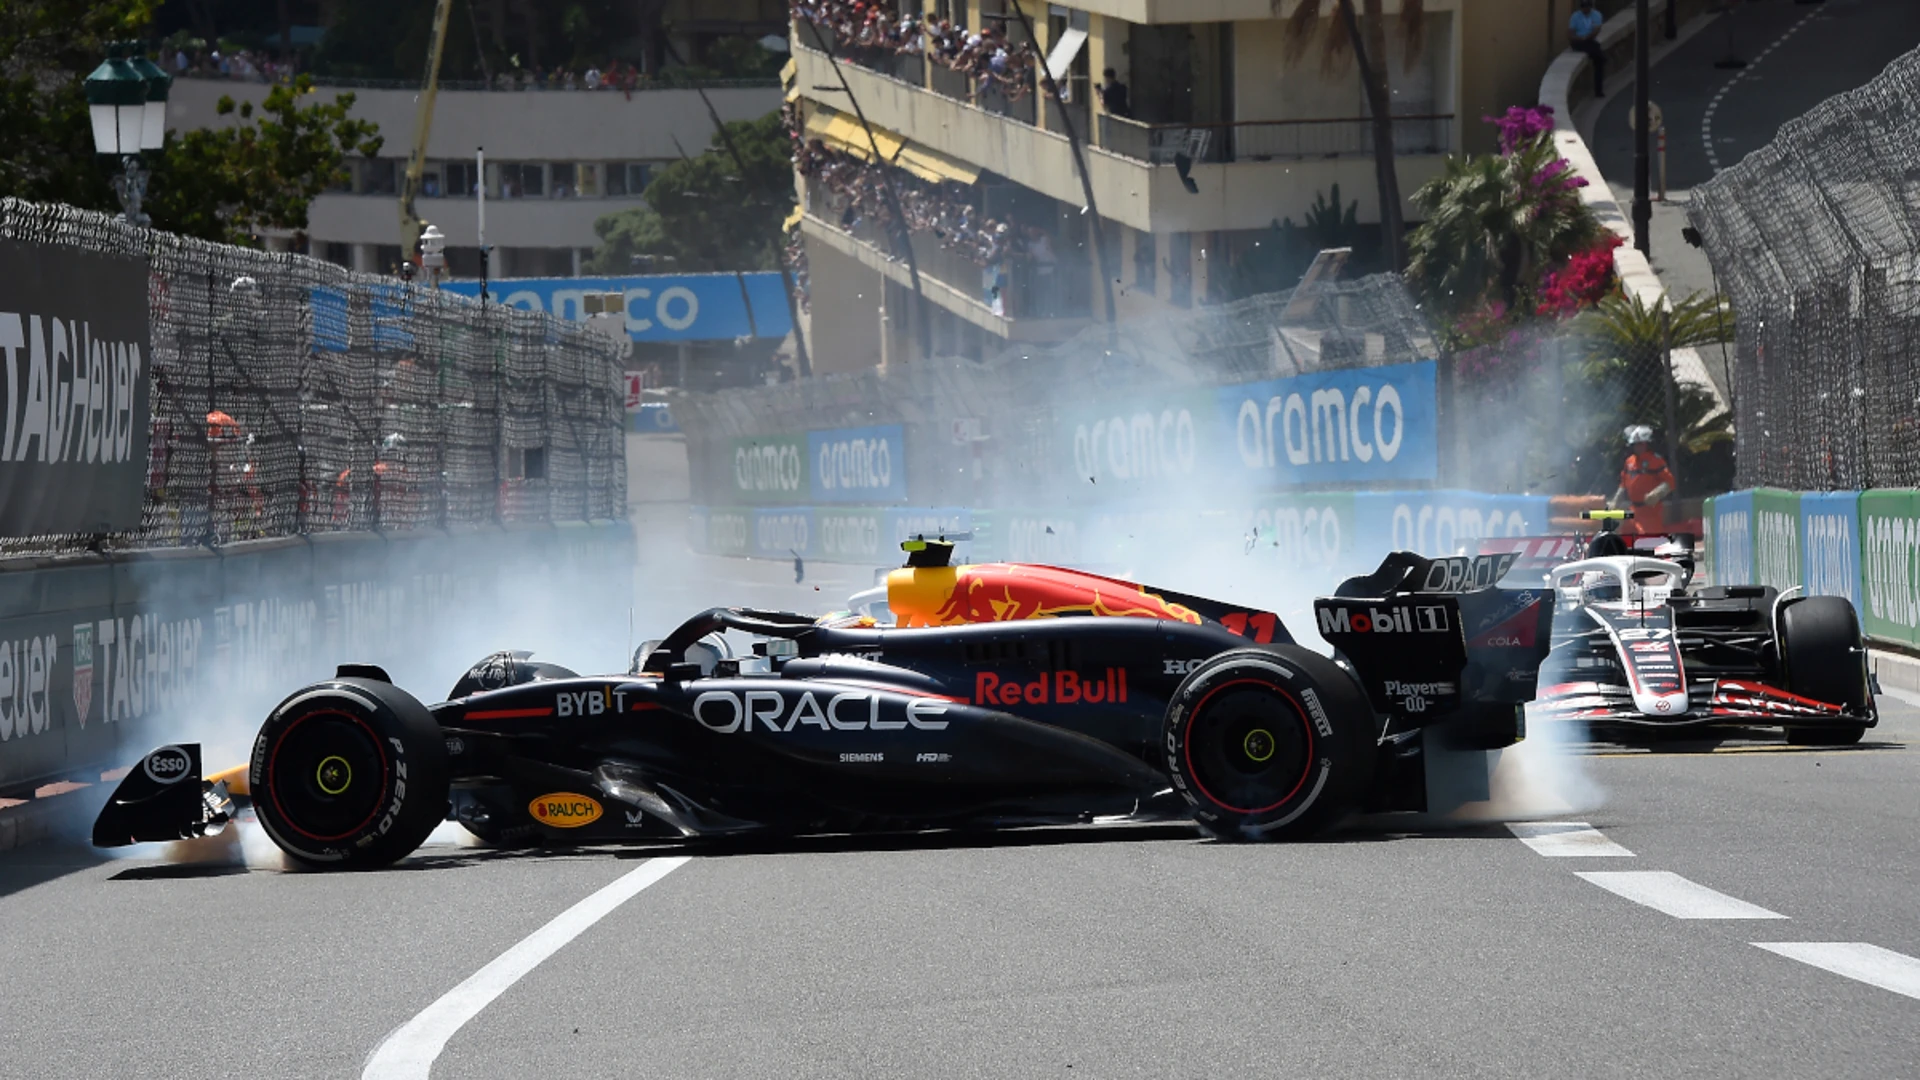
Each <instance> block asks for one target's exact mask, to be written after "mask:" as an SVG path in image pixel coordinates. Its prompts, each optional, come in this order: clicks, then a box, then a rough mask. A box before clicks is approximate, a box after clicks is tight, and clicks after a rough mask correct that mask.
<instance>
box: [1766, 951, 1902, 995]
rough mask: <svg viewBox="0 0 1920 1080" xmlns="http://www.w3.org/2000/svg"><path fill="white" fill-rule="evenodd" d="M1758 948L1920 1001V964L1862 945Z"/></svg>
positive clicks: (1894, 953)
mask: <svg viewBox="0 0 1920 1080" xmlns="http://www.w3.org/2000/svg"><path fill="white" fill-rule="evenodd" d="M1752 944H1753V945H1755V946H1756V947H1758V948H1762V949H1765V950H1767V951H1768V952H1770V953H1778V954H1779V955H1781V956H1784V957H1786V958H1787V959H1789V960H1798V961H1800V962H1801V963H1803V964H1812V965H1813V966H1814V967H1817V968H1820V969H1821V970H1823V971H1831V972H1833V973H1834V974H1835V975H1844V976H1846V977H1847V978H1849V979H1853V980H1855V981H1857V982H1863V983H1866V984H1867V985H1868V986H1877V987H1879V988H1880V989H1882V990H1891V991H1893V992H1894V993H1896V994H1904V995H1905V996H1907V997H1910V998H1920V960H1915V959H1914V958H1913V957H1911V956H1908V955H1906V954H1905V953H1897V952H1894V951H1893V950H1892V949H1883V948H1881V947H1880V946H1878V945H1868V944H1867V943H1866V942H1863V941H1755V942H1752Z"/></svg>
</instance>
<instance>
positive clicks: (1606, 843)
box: [1507, 821, 1633, 859]
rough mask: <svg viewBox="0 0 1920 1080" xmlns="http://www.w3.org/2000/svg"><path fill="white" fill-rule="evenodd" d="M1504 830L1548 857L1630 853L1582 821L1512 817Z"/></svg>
mask: <svg viewBox="0 0 1920 1080" xmlns="http://www.w3.org/2000/svg"><path fill="white" fill-rule="evenodd" d="M1507 830H1508V831H1509V832H1511V833H1513V835H1514V836H1515V837H1517V838H1518V839H1519V841H1520V842H1521V843H1523V844H1525V845H1527V846H1528V847H1530V848H1532V849H1533V850H1534V851H1536V852H1538V853H1539V854H1541V855H1545V856H1547V857H1548V858H1550V859H1570V858H1583V859H1591V858H1614V859H1617V858H1621V857H1623V856H1624V857H1626V858H1632V857H1633V852H1631V851H1628V850H1627V849H1626V848H1623V847H1621V846H1620V845H1619V844H1616V843H1614V842H1613V841H1611V840H1609V839H1607V837H1606V834H1605V833H1602V832H1601V831H1600V830H1599V829H1596V828H1594V827H1593V826H1591V825H1589V824H1587V823H1586V822H1584V821H1515V822H1509V823H1508V825H1507Z"/></svg>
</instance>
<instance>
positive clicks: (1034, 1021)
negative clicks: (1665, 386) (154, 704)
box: [0, 698, 1920, 1080]
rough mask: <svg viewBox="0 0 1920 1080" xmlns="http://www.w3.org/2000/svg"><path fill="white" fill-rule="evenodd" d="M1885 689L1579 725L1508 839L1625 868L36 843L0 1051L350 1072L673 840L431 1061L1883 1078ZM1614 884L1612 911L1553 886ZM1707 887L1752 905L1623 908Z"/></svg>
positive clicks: (1901, 836) (76, 1070)
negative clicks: (331, 868) (1613, 736)
mask: <svg viewBox="0 0 1920 1080" xmlns="http://www.w3.org/2000/svg"><path fill="white" fill-rule="evenodd" d="M1882 706H1883V709H1884V710H1885V717H1884V719H1883V721H1882V726H1881V727H1880V728H1878V729H1876V730H1875V731H1873V732H1870V733H1869V741H1868V744H1867V745H1865V746H1863V747H1862V748H1858V749H1849V750H1800V749H1790V748H1787V747H1785V746H1783V745H1781V744H1779V743H1778V742H1777V741H1767V740H1759V741H1746V740H1735V741H1733V742H1731V743H1728V744H1726V745H1722V746H1720V747H1719V748H1718V749H1717V751H1715V752H1701V751H1703V750H1705V749H1706V747H1704V746H1686V745H1682V746H1663V747H1661V748H1660V749H1659V750H1657V751H1652V752H1647V751H1621V750H1618V749H1614V748H1607V747H1591V748H1588V750H1587V751H1586V752H1584V753H1583V754H1582V755H1581V756H1580V757H1579V759H1578V763H1579V764H1580V765H1581V766H1582V767H1584V768H1585V769H1586V770H1587V772H1588V773H1589V775H1590V777H1591V778H1592V779H1593V780H1595V781H1597V782H1598V784H1599V785H1601V786H1602V787H1603V788H1604V789H1605V792H1606V795H1605V799H1604V803H1603V805H1601V806H1599V807H1598V808H1595V809H1590V810H1587V811H1585V812H1583V813H1580V814H1577V815H1563V816H1565V817H1570V818H1571V819H1574V820H1578V821H1582V822H1587V823H1589V824H1590V825H1591V826H1592V827H1593V828H1594V829H1596V830H1598V832H1599V834H1600V836H1598V837H1595V836H1592V835H1590V834H1586V833H1580V832H1574V833H1572V834H1570V835H1567V834H1564V833H1562V834H1561V835H1549V836H1548V837H1547V838H1546V839H1544V840H1536V841H1535V843H1536V844H1539V845H1541V846H1543V847H1545V848H1546V849H1548V850H1553V849H1554V848H1555V847H1556V846H1558V847H1561V848H1569V847H1570V848H1572V849H1573V850H1576V851H1588V850H1593V849H1594V847H1596V846H1597V847H1599V848H1602V849H1605V848H1608V847H1610V846H1611V845H1618V846H1619V847H1620V848H1623V849H1624V850H1625V851H1629V852H1631V856H1624V855H1621V854H1618V852H1616V853H1615V854H1614V855H1613V856H1611V857H1605V856H1600V857H1596V856H1590V855H1585V854H1580V855H1574V856H1572V857H1560V856H1549V855H1543V854H1541V853H1540V852H1538V851H1536V850H1534V848H1533V847H1530V846H1529V845H1528V844H1527V843H1523V842H1522V841H1521V840H1519V839H1516V838H1515V836H1514V835H1513V833H1512V832H1510V831H1509V830H1508V829H1507V828H1506V827H1504V826H1500V825H1478V826H1450V827H1446V826H1432V827H1426V828H1417V827H1414V826H1412V825H1410V824H1409V823H1407V822H1406V821H1405V820H1404V819H1395V818H1379V819H1373V820H1369V821H1363V822H1361V823H1359V824H1357V825H1356V826H1354V827H1351V828H1349V829H1347V830H1345V831H1343V832H1341V833H1339V834H1336V835H1334V836H1332V837H1330V838H1328V839H1326V840H1325V841H1322V842H1316V843H1308V844H1297V845H1242V844H1229V843H1216V842H1210V841H1206V840H1203V839H1199V838H1197V837H1196V836H1195V834H1194V833H1193V832H1192V831H1191V830H1190V829H1188V828H1186V827H1185V826H1173V827H1168V826H1153V827H1138V826H1130V827H1105V828H1100V827H1087V828H1070V829H1046V830H1032V831H1024V832H1018V833H1012V834H1004V835H1002V836H1000V837H997V838H992V839H985V840H965V841H958V840H953V839H951V838H943V837H940V836H923V837H909V838H899V839H888V840H883V841H879V842H875V841H846V840H818V841H812V842H804V843H797V844H793V843H790V844H788V845H785V846H783V847H779V848H768V849H754V848H735V849H692V850H680V849H674V848H665V847H663V848H661V849H657V850H644V849H617V848H608V849H595V850H588V851H578V852H571V853H551V852H549V853H540V852H536V853H511V854H509V853H494V852H488V851H484V850H478V849H469V848H464V847H459V846H453V845H449V844H446V843H440V844H435V845H432V846H429V847H427V848H425V849H423V850H422V851H421V852H420V853H418V854H416V855H414V856H412V857H410V858H409V859H407V860H405V861H404V862H403V863H401V864H400V865H399V866H398V867H396V868H394V869H391V870H388V871H383V872H377V873H361V874H319V873H294V872H283V871H276V870H268V869H252V870H249V869H247V868H245V867H244V866H235V865H221V864H213V865H180V864H176V863H172V862H168V861H165V860H162V859H160V858H158V857H157V856H158V855H159V854H160V851H159V849H156V848H143V849H136V850H135V857H131V858H121V859H107V860H103V859H101V858H100V857H98V856H97V855H95V854H94V853H92V852H90V851H88V850H87V849H85V848H82V847H79V846H77V845H69V844H60V843H53V842H47V843H41V844H37V845H33V846H30V847H27V848H23V849H20V850H18V851H15V852H11V853H7V854H5V855H0V925H4V926H6V927H7V928H8V930H7V933H6V934H5V935H4V936H0V971H5V972H6V973H7V980H6V985H7V989H8V992H7V994H6V995H5V1001H6V1005H5V1007H4V1008H0V1047H5V1051H6V1052H5V1055H4V1058H0V1074H3V1075H6V1076H21V1077H55V1076H58V1077H65V1076H74V1077H80V1076H87V1077H94V1076H189V1075H199V1074H202V1073H205V1072H207V1071H208V1070H212V1071H214V1072H216V1073H218V1074H220V1075H237V1076H260V1077H335V1076H338V1077H353V1076H360V1075H363V1070H364V1069H366V1068H367V1066H368V1062H369V1057H370V1055H371V1054H372V1053H373V1051H374V1050H375V1048H376V1047H377V1046H379V1045H380V1044H381V1043H382V1041H383V1039H385V1038H386V1037H387V1036H388V1034H389V1033H390V1032H392V1031H394V1030H395V1029H396V1028H398V1027H400V1026H401V1025H403V1024H405V1023H406V1022H407V1021H408V1020H409V1019H410V1018H412V1017H415V1016H416V1015H419V1014H421V1013H422V1011H423V1010H426V1009H428V1007H429V1006H430V1005H432V1004H433V1003H434V1002H436V1001H437V1000H440V999H442V998H443V996H444V995H447V994H448V993H449V991H451V990H453V989H454V988H455V987H456V986H459V985H461V984H462V982H463V981H464V980H468V979H469V978H470V977H471V976H474V975H475V973H476V972H480V971H482V969H485V968H487V967H488V966H489V965H490V964H493V963H494V962H495V961H496V958H499V957H501V956H502V954H505V953H508V952H509V951H510V950H513V949H514V948H515V946H516V944H517V943H520V942H522V941H523V940H525V939H527V938H528V937H529V935H533V934H534V933H535V932H536V931H538V930H540V928H541V927H542V926H543V925H544V924H547V923H548V922H549V920H552V919H554V918H555V916H557V915H560V914H561V913H562V912H563V911H565V910H567V909H568V908H569V907H570V906H572V905H574V904H576V903H577V902H579V901H581V900H582V899H583V898H586V897H589V896H590V895H593V894H595V893H596V891H597V890H600V889H602V888H603V887H604V886H607V885H608V884H609V883H612V882H615V881H616V880H619V879H621V878H622V876H623V875H625V874H628V873H629V872H631V871H633V870H635V869H636V868H638V867H643V866H646V865H648V860H650V859H656V858H660V857H665V856H677V855H691V856H692V858H691V859H690V860H689V861H687V862H686V863H685V865H682V866H679V867H678V868H676V869H673V870H672V871H671V872H670V873H667V874H666V875H665V876H664V877H661V878H660V879H659V880H658V881H657V882H655V883H653V884H651V885H650V886H649V887H647V888H645V889H644V890H641V891H639V892H637V893H635V894H634V895H632V896H631V897H630V898H628V899H626V900H625V901H624V902H622V903H620V904H618V905H617V906H615V907H613V908H612V909H611V911H610V912H608V913H607V914H605V916H604V918H602V919H600V920H599V921H598V922H595V923H592V924H591V925H588V926H586V927H585V928H584V929H581V930H580V931H579V933H578V936H575V937H572V938H570V939H568V940H566V941H564V942H563V943H561V944H560V945H559V946H558V948H557V949H556V950H555V951H553V952H552V954H551V956H549V957H548V958H546V959H545V960H544V962H542V963H539V964H538V965H537V966H534V967H532V969H531V970H530V971H528V972H527V973H526V974H525V975H524V977H522V978H520V979H519V980H518V981H517V982H513V983H511V985H509V986H507V987H506V988H505V989H504V990H503V991H502V992H500V993H499V995H498V997H497V998H494V999H492V1000H491V1001H490V1002H488V1003H486V1004H485V1005H484V1007H483V1008H481V1009H480V1010H479V1011H478V1013H477V1015H475V1016H474V1018H473V1019H472V1020H471V1022H469V1023H467V1024H465V1025H464V1026H462V1027H458V1028H457V1029H456V1030H452V1031H451V1032H450V1033H448V1035H449V1037H448V1039H447V1041H446V1044H445V1048H444V1051H443V1052H441V1053H440V1055H439V1057H438V1060H437V1062H436V1063H435V1064H434V1065H433V1068H432V1073H431V1075H433V1076H436V1077H442V1078H446V1077H555V1078H569V1080H572V1078H588V1077H616V1076H618V1077H652V1076H659V1077H767V1076H796V1077H816V1076H817V1077H835V1076H876V1077H878V1076H888V1077H892V1076H924V1077H1009V1076H1053V1077H1075V1076H1078V1077H1089V1076H1091V1077H1170V1076H1181V1077H1240V1076H1245V1077H1267V1076H1274V1075H1282V1074H1288V1073H1291V1074H1299V1075H1313V1076H1323V1077H1345V1076H1353V1077H1382V1076H1421V1077H1425V1076H1463V1077H1464V1076H1513V1077H1560V1076H1581V1077H1608V1076H1645V1075H1662V1076H1673V1075H1685V1076H1706V1077H1721V1076H1725V1077H1738V1076H1752V1075H1775V1076H1785V1075H1795V1076H1820V1077H1887V1076H1898V1075H1911V1074H1913V1073H1914V1072H1915V1071H1916V1070H1920V1022H1916V1021H1920V1000H1917V999H1916V998H1917V997H1920V974H1917V973H1920V961H1915V960H1910V959H1906V958H1912V957H1920V863H1917V862H1916V860H1915V858H1914V854H1913V852H1914V850H1915V845H1914V833H1915V827H1916V808H1917V807H1920V797H1917V796H1916V795H1915V792H1916V791H1917V790H1920V754H1916V751H1915V749H1914V746H1915V745H1916V744H1920V709H1916V708H1914V707H1913V706H1912V705H1911V704H1909V703H1906V702H1903V701H1898V700H1894V699H1891V698H1887V699H1883V700H1882ZM1569 828H1570V827H1569ZM1550 832H1561V831H1560V830H1550ZM1609 842H1610V843H1609ZM656 869H659V868H656ZM1622 872H1625V873H1629V874H1635V875H1639V876H1637V877H1635V878H1632V879H1629V880H1625V881H1621V880H1612V886H1613V888H1614V889H1623V890H1625V891H1629V892H1632V891H1634V890H1639V891H1640V892H1642V893H1644V892H1646V891H1647V890H1653V895H1652V896H1651V897H1643V899H1645V900H1646V901H1647V902H1646V903H1642V902H1636V901H1635V900H1631V899H1628V898H1626V897H1624V896H1622V895H1619V894H1618V893H1617V892H1616V891H1610V889H1609V888H1605V887H1602V886H1600V885H1599V884H1596V883H1594V882H1591V881H1589V880H1586V879H1583V878H1581V877H1579V876H1577V874H1580V873H1622ZM1648 875H1651V877H1649V876H1648ZM1673 875H1677V876H1678V878H1679V879H1683V880H1678V881H1676V879H1675V878H1674V877H1673ZM1688 883H1692V885H1693V886H1694V888H1689V887H1688ZM1698 887H1705V888H1706V889H1709V890H1713V891H1714V893H1708V894H1702V893H1700V892H1699V890H1698ZM1715 894H1724V897H1722V898H1720V899H1716V898H1715ZM1723 901H1726V902H1733V903H1735V904H1738V903H1744V904H1746V905H1753V906H1755V907H1757V908H1759V909H1763V913H1765V914H1770V915H1779V916H1785V918H1738V919H1696V918H1680V917H1676V916H1675V915H1673V914H1669V913H1667V911H1666V910H1662V909H1661V906H1660V905H1665V906H1667V907H1669V908H1671V906H1672V905H1673V904H1675V903H1679V904H1683V905H1693V906H1692V907H1686V908H1682V909H1679V910H1681V911H1682V913H1683V914H1699V913H1701V912H1700V908H1699V905H1700V904H1702V903H1705V904H1707V905H1708V908H1709V910H1708V913H1712V910H1711V909H1712V908H1713V907H1714V906H1715V905H1720V906H1725V905H1724V903H1723ZM1648 904H1654V905H1656V906H1648ZM1740 910H1742V911H1744V910H1745V909H1740ZM1749 913H1750V912H1749ZM1782 942H1787V943H1806V942H1817V943H1826V942H1842V943H1863V944H1864V945H1867V946H1873V947H1877V948H1878V949H1883V950H1891V954H1882V953H1877V952H1872V951H1871V950H1866V951H1865V953H1864V955H1866V956H1867V957H1868V959H1869V960H1870V961H1872V963H1873V964H1874V965H1875V967H1874V971H1872V972H1869V973H1868V975H1867V977H1868V978H1869V979H1875V980H1878V981H1879V982H1881V983H1882V984H1888V985H1893V986H1895V987H1896V988H1897V990H1898V992H1896V990H1889V989H1883V988H1882V986H1880V985H1871V984H1870V983H1868V982H1862V981H1858V980H1857V979H1855V978H1850V977H1844V976H1842V975H1838V974H1833V973H1831V972H1829V971H1827V970H1822V969H1820V968H1818V967H1816V966H1812V965H1811V964H1809V963H1806V962H1802V961H1800V960H1796V959H1792V958H1790V957H1788V956H1783V955H1779V954H1776V953H1774V952H1769V951H1766V950H1764V949H1762V948H1759V947H1756V945H1755V944H1754V943H1782ZM1833 953H1835V950H1833V949H1831V948H1829V949H1826V950H1824V953H1823V954H1822V955H1826V954H1833ZM1861 954H1862V950H1860V949H1857V948H1856V949H1854V950H1852V951H1851V952H1848V950H1844V949H1843V950H1840V951H1839V955H1856V956H1857V955H1861ZM368 1075H405V1074H404V1073H397V1072H390V1073H379V1074H368ZM412 1075H426V1074H425V1073H414V1074H412Z"/></svg>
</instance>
